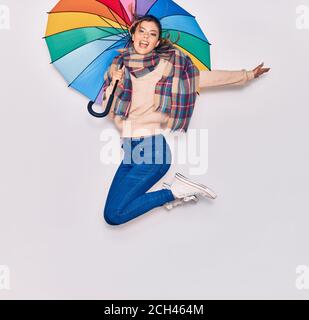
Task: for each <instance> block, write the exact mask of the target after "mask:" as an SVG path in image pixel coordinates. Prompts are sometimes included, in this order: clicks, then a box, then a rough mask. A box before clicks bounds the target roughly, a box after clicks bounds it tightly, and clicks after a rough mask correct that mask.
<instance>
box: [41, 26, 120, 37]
mask: <svg viewBox="0 0 309 320" xmlns="http://www.w3.org/2000/svg"><path fill="white" fill-rule="evenodd" d="M86 28H97V29H100V28H103V27H97V26H89V27H79V28H73V29H68V30H64V31H60V32H56V33H54V34H51V35H49V36H45V37H43V38H42V39H46V38H49V37H52V36H55V35H59V34H61V33H64V32H69V31H72V30H77V29H86ZM113 28H114V27H113ZM114 29H116V28H114ZM116 30H117V29H116ZM104 31H105V32H107V33H109V34H110V35H112V36H116V37H119V38H120V39H122V38H123V37H121V36H120V35H119V33H118V34H117V33H112V32H109V31H106V30H104Z"/></svg>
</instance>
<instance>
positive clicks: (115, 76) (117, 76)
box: [112, 66, 125, 84]
mask: <svg viewBox="0 0 309 320" xmlns="http://www.w3.org/2000/svg"><path fill="white" fill-rule="evenodd" d="M124 68H125V66H123V67H122V68H121V69H119V70H115V71H114V72H112V82H113V84H115V83H116V81H117V80H119V81H121V80H122V78H123V74H124Z"/></svg>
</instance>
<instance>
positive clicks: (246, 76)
mask: <svg viewBox="0 0 309 320" xmlns="http://www.w3.org/2000/svg"><path fill="white" fill-rule="evenodd" d="M263 64H264V63H261V64H260V65H258V66H257V67H256V68H254V69H253V70H250V71H247V70H245V69H242V70H231V71H230V70H212V71H208V70H204V71H200V81H199V84H200V88H205V87H219V86H225V85H232V86H233V85H236V86H237V85H244V84H245V83H247V82H248V81H249V80H252V79H254V78H257V77H259V76H260V75H261V74H263V73H264V72H268V71H269V70H270V68H262V66H263Z"/></svg>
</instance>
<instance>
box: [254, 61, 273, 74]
mask: <svg viewBox="0 0 309 320" xmlns="http://www.w3.org/2000/svg"><path fill="white" fill-rule="evenodd" d="M263 65H264V62H262V63H261V64H259V65H258V66H257V67H256V68H254V69H253V70H252V71H253V72H254V78H258V77H259V76H260V75H261V74H263V73H265V72H268V71H269V70H270V68H262V66H263Z"/></svg>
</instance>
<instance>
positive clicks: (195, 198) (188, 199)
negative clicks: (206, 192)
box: [162, 182, 199, 208]
mask: <svg viewBox="0 0 309 320" xmlns="http://www.w3.org/2000/svg"><path fill="white" fill-rule="evenodd" d="M162 186H163V188H165V189H170V187H171V185H170V184H168V183H166V182H163V183H162ZM191 200H192V201H194V202H198V200H199V198H198V197H197V196H196V195H192V196H188V197H185V198H182V201H184V202H189V201H191ZM174 201H175V200H174ZM164 206H165V207H166V208H167V207H169V206H171V208H172V207H173V206H172V205H164Z"/></svg>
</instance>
